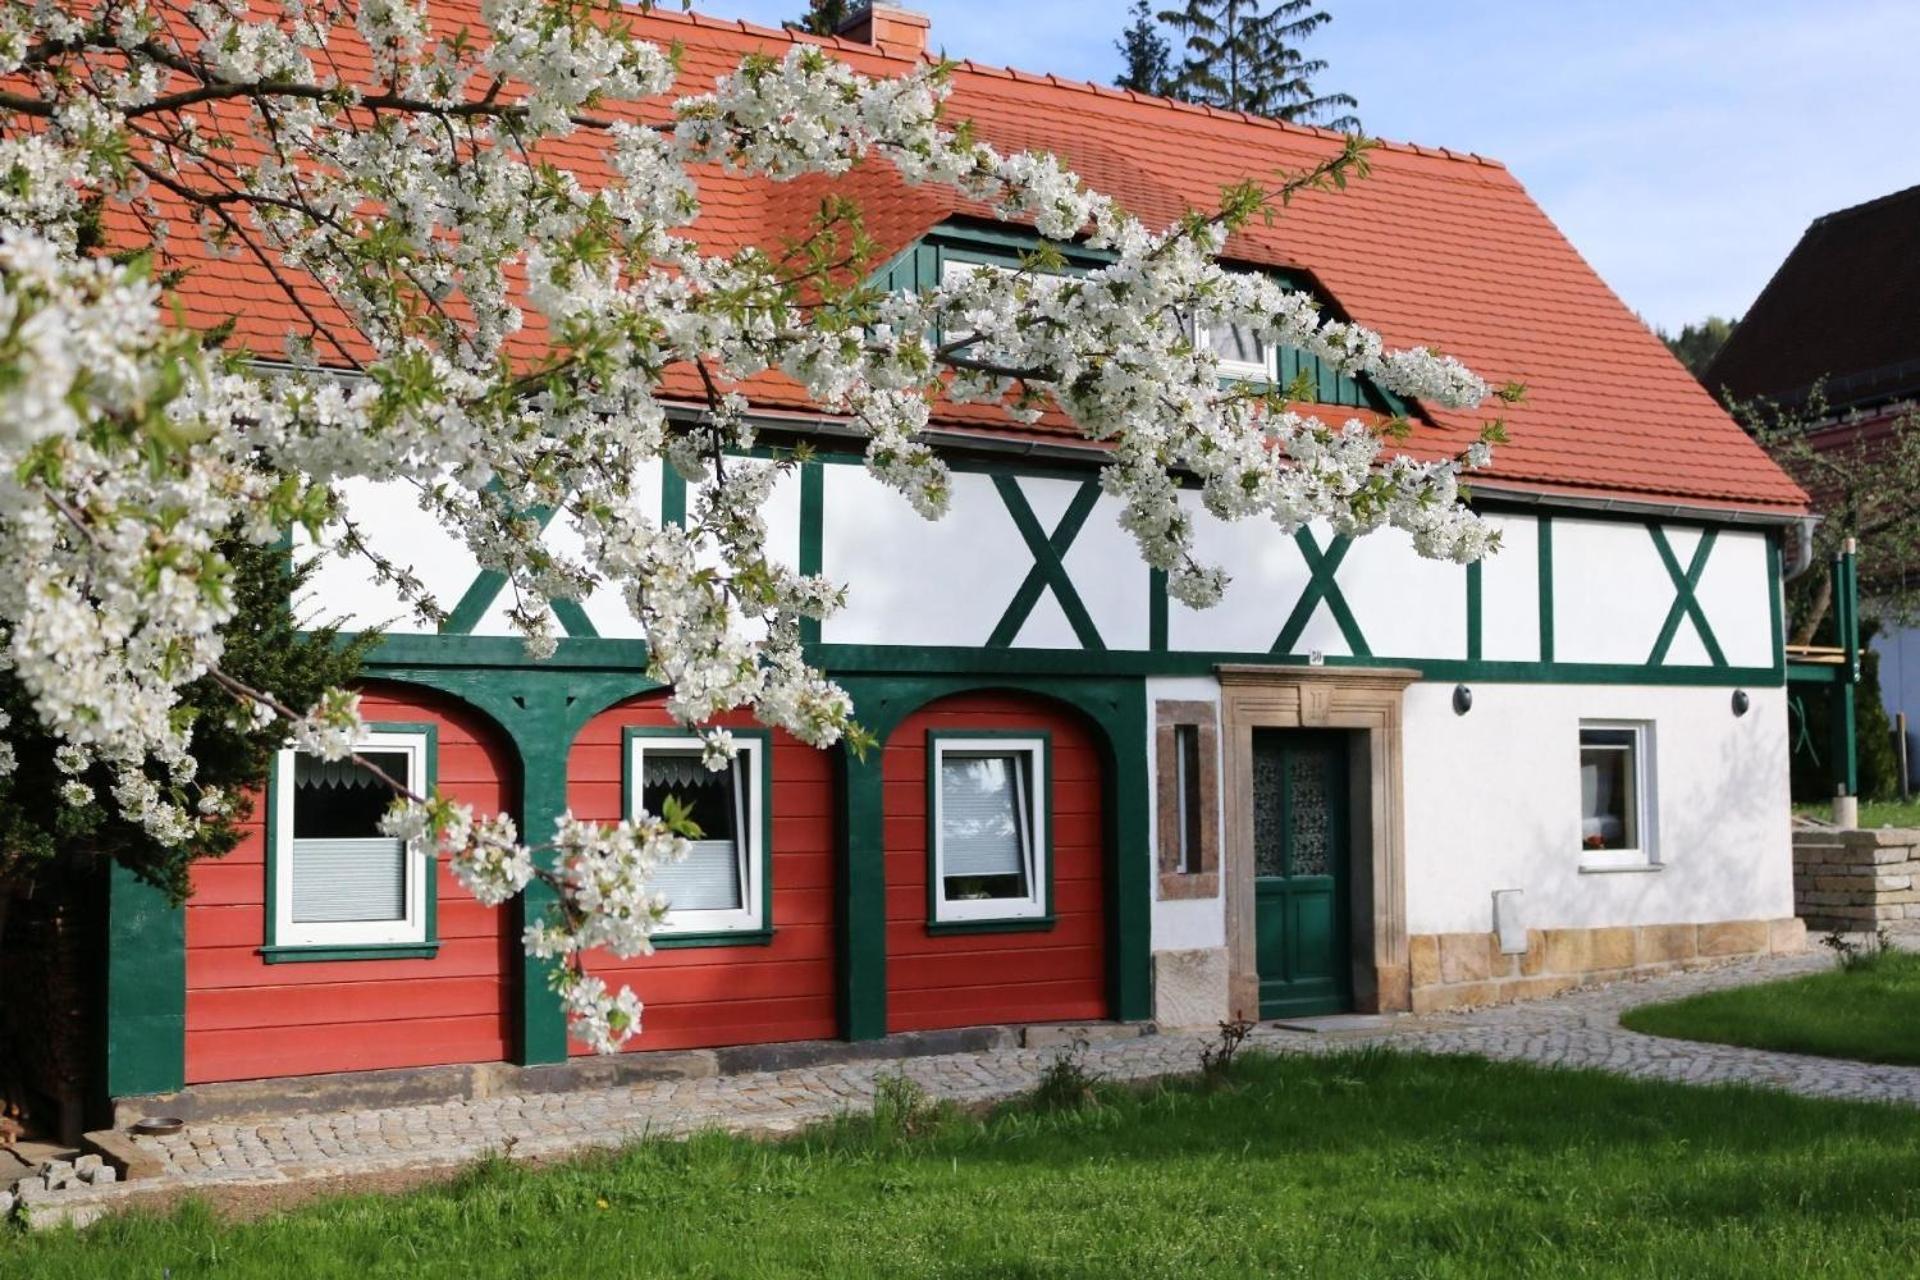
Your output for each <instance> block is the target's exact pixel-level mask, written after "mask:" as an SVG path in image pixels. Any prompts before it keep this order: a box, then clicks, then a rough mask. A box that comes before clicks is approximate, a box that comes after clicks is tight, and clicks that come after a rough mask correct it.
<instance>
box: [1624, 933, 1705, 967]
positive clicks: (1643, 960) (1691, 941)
mask: <svg viewBox="0 0 1920 1280" xmlns="http://www.w3.org/2000/svg"><path fill="white" fill-rule="evenodd" d="M1696 934H1697V930H1696V929H1695V927H1694V926H1693V925H1690V924H1646V925H1641V926H1640V927H1639V928H1638V929H1635V930H1634V931H1633V962H1634V964H1635V965H1652V964H1683V963H1685V962H1686V961H1688V960H1691V959H1693V958H1694V957H1695V956H1697V955H1699V954H1700V952H1699V948H1698V945H1697V938H1696Z"/></svg>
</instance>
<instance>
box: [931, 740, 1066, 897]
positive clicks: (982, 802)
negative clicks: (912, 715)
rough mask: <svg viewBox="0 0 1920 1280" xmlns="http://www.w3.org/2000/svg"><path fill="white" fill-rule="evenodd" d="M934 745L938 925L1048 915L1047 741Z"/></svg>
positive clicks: (933, 836)
mask: <svg viewBox="0 0 1920 1280" xmlns="http://www.w3.org/2000/svg"><path fill="white" fill-rule="evenodd" d="M929 745H930V748H931V749H930V751H929V753H928V762H927V764H928V768H929V769H930V770H931V779H930V785H929V787H928V791H929V794H930V798H931V801H932V809H933V812H932V815H931V821H930V826H931V842H932V845H933V867H932V875H933V893H932V899H933V919H934V922H935V923H936V924H940V923H950V922H961V921H970V920H1021V919H1037V918H1040V917H1044V916H1045V915H1046V914H1047V907H1048V904H1047V881H1048V875H1047V870H1048V869H1047V856H1048V854H1047V850H1048V845H1047V830H1046V822H1047V814H1046V804H1045V797H1046V794H1047V779H1046V769H1047V743H1046V739H1044V738H998V737H982V738H969V737H959V736H955V737H935V738H934V739H933V740H932V741H931V743H930V744H929Z"/></svg>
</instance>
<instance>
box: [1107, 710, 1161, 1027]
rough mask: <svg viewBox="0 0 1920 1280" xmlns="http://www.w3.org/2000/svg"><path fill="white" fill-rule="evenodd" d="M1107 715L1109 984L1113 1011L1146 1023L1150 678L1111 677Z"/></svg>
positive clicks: (1149, 993) (1149, 1001)
mask: <svg viewBox="0 0 1920 1280" xmlns="http://www.w3.org/2000/svg"><path fill="white" fill-rule="evenodd" d="M1104 688H1105V691H1106V693H1107V702H1106V714H1104V715H1099V716H1098V719H1099V724H1100V728H1101V729H1102V730H1103V731H1104V732H1105V733H1106V737H1107V750H1108V751H1109V752H1111V753H1112V754H1111V755H1110V756H1109V770H1108V774H1109V776H1110V777H1111V778H1112V780H1113V782H1112V785H1111V786H1109V787H1108V788H1107V796H1106V810H1107V822H1108V827H1107V829H1108V831H1110V832H1111V833H1112V834H1111V835H1110V836H1109V838H1108V847H1109V849H1110V850H1111V851H1112V858H1113V861H1112V862H1111V863H1110V864H1109V866H1108V868H1107V870H1108V874H1109V876H1110V877H1111V882H1112V885H1113V890H1112V892H1111V894H1110V895H1109V897H1108V912H1107V921H1108V924H1107V950H1108V957H1109V959H1108V964H1107V991H1108V1006H1109V1008H1111V1010H1112V1011H1113V1017H1115V1018H1117V1019H1119V1020H1120V1021H1122V1022H1140V1021H1144V1020H1145V1019H1147V1018H1151V1017H1152V1016H1153V945H1152V941H1151V933H1152V927H1153V922H1152V913H1153V875H1154V859H1153V848H1152V842H1151V835H1150V832H1149V829H1148V828H1149V824H1148V821H1147V796H1148V795H1149V794H1150V792H1151V791H1152V788H1153V780H1152V778H1150V777H1149V776H1148V770H1147V752H1146V742H1147V686H1146V683H1145V682H1144V681H1111V682H1105V684H1104Z"/></svg>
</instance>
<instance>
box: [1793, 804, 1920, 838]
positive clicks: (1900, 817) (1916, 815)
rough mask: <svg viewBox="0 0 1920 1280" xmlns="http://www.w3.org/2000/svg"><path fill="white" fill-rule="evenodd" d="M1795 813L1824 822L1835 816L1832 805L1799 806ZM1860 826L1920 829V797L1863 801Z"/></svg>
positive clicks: (1866, 827) (1796, 806) (1795, 807)
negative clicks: (1902, 799)
mask: <svg viewBox="0 0 1920 1280" xmlns="http://www.w3.org/2000/svg"><path fill="white" fill-rule="evenodd" d="M1793 811H1794V812H1795V813H1799V814H1805V815H1806V816H1807V817H1809V818H1819V819H1821V820H1822V821H1825V820H1826V819H1828V818H1830V817H1831V816H1832V815H1833V806H1832V805H1830V804H1797V805H1795V806H1793ZM1860 826H1861V829H1862V830H1871V829H1873V828H1875V827H1920V797H1916V798H1915V799H1912V800H1906V801H1901V800H1862V801H1861V802H1860Z"/></svg>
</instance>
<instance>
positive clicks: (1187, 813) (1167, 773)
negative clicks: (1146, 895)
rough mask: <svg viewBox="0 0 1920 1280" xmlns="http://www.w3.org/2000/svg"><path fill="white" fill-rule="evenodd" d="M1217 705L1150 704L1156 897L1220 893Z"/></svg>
mask: <svg viewBox="0 0 1920 1280" xmlns="http://www.w3.org/2000/svg"><path fill="white" fill-rule="evenodd" d="M1218 723H1219V708H1218V707H1216V706H1215V705H1214V704H1213V703H1211V702H1186V701H1181V702H1175V701H1165V702H1156V703H1154V737H1153V742H1154V747H1153V756H1154V766H1153V774H1154V782H1153V787H1154V792H1153V793H1154V801H1153V803H1154V828H1155V841H1156V844H1157V846H1158V851H1157V855H1156V858H1155V861H1156V863H1157V868H1158V871H1159V886H1160V897H1161V898H1162V899H1163V900H1167V899H1175V898H1211V897H1213V896H1215V895H1216V894H1218V893H1219V892H1220V779H1219V772H1220V770H1219V753H1220V734H1219V730H1218V728H1217V725H1218Z"/></svg>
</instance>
